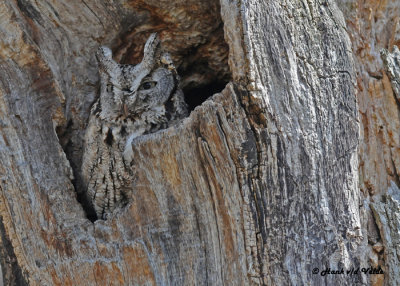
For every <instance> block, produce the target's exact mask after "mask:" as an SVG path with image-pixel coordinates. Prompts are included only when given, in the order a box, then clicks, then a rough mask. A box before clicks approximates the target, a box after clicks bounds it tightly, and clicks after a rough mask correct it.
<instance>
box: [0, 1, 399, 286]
mask: <svg viewBox="0 0 400 286" xmlns="http://www.w3.org/2000/svg"><path fill="white" fill-rule="evenodd" d="M219 4H220V5H219ZM219 4H218V3H215V1H202V2H200V3H198V1H194V0H193V1H192V0H190V1H152V0H146V1H144V0H140V1H128V0H126V1H125V0H118V1H111V2H110V1H102V0H98V1H78V0H72V1H45V0H42V1H26V0H16V1H11V0H7V1H3V2H0V134H1V136H0V158H1V165H0V177H1V181H0V216H1V223H0V234H1V236H0V238H1V239H0V243H1V247H2V249H1V251H0V264H1V269H2V275H3V281H4V283H5V284H6V285H8V284H11V285H12V284H13V283H17V284H21V285H22V284H29V285H198V284H199V285H250V284H256V285H258V284H261V285H361V284H363V283H364V284H367V285H369V284H373V283H380V282H382V281H383V280H382V279H380V280H379V279H377V278H376V277H382V275H381V276H373V277H372V276H368V275H365V274H362V273H359V274H358V275H326V276H322V275H321V271H322V270H325V269H326V268H331V270H340V269H341V268H343V269H344V270H349V269H351V268H354V269H356V268H358V267H369V266H371V265H373V266H378V265H384V264H382V263H380V264H378V263H375V264H374V263H373V262H371V256H370V255H368V254H366V253H364V250H365V249H369V248H371V247H372V246H368V239H369V238H370V233H369V231H370V228H369V222H372V223H373V222H374V218H375V220H376V221H377V223H378V227H379V231H380V232H381V233H385V234H387V236H386V237H385V240H384V241H383V243H384V244H385V245H386V248H392V250H390V254H389V255H388V259H390V260H391V261H392V260H395V259H398V258H397V257H396V255H395V251H394V250H393V248H394V247H395V244H396V243H397V242H398V238H397V237H395V234H394V233H393V234H392V236H390V231H392V232H394V230H395V227H396V226H398V222H396V221H391V222H389V224H390V226H391V227H390V231H388V230H386V226H387V224H385V223H382V221H385V219H386V216H387V217H395V216H396V214H398V211H399V207H398V203H397V204H396V199H395V198H396V197H397V195H392V196H391V197H390V198H389V197H388V200H391V202H393V203H391V205H390V206H388V207H389V208H390V211H386V216H385V215H384V212H385V207H387V206H385V205H382V204H383V202H378V201H377V202H376V204H374V205H371V208H372V209H373V210H374V212H373V213H372V211H371V210H370V209H369V207H368V203H365V202H362V201H361V200H360V195H361V193H360V190H359V186H358V182H359V179H358V154H359V153H358V140H359V128H360V122H359V120H358V106H357V102H356V89H357V88H358V89H359V86H356V82H357V81H356V80H357V79H358V78H357V77H356V70H359V64H358V60H357V57H354V58H353V54H352V51H351V49H352V47H351V42H350V39H349V37H348V34H347V31H346V23H345V21H344V18H343V16H342V14H341V12H340V10H339V8H338V7H337V6H336V3H335V2H333V1H323V3H319V1H314V0H309V1H291V0H287V1H259V0H249V1H227V0H221V1H220V3H219ZM344 5H345V4H343V3H341V7H342V6H343V7H344ZM343 7H342V8H343ZM222 23H223V30H222ZM154 31H159V32H160V36H161V39H162V41H163V45H164V47H165V48H166V49H167V50H169V51H170V52H171V54H172V57H173V59H174V60H175V62H176V63H177V66H180V70H179V71H180V73H181V76H182V79H183V83H184V87H186V92H187V96H186V99H187V100H193V101H196V99H195V98H194V97H196V96H198V93H194V92H193V89H194V88H198V87H204V86H205V87H206V88H211V86H214V85H215V83H218V84H220V83H225V82H226V81H228V80H229V79H231V80H232V82H231V83H229V84H228V85H227V86H226V87H225V88H224V90H223V91H221V92H220V93H217V94H216V95H214V96H212V97H210V98H209V99H208V100H207V101H206V102H204V103H203V104H202V105H201V106H198V107H197V108H196V109H195V110H194V111H192V113H191V114H190V116H189V117H188V118H186V119H184V120H183V121H182V123H181V124H179V125H178V126H176V127H172V128H169V129H167V130H163V131H160V132H157V133H154V134H149V135H145V136H142V137H140V138H137V139H136V140H135V141H134V142H133V146H132V148H133V152H134V158H135V163H134V165H133V168H134V172H135V187H134V188H133V189H132V198H133V199H132V201H131V203H130V204H128V206H127V207H125V208H124V209H123V210H120V211H119V212H116V213H115V214H114V215H113V216H112V217H111V218H110V219H109V220H106V221H103V220H97V221H95V222H92V221H90V220H89V219H87V214H86V213H85V210H84V208H85V205H84V204H83V205H81V204H80V203H79V202H78V199H80V196H79V193H80V191H81V190H80V189H79V188H80V187H79V165H80V163H81V158H82V150H81V146H82V135H83V134H84V132H85V127H86V120H87V118H88V111H89V108H90V105H91V103H92V102H93V100H94V98H95V96H96V93H97V86H98V73H97V70H96V64H95V60H94V56H93V52H94V51H95V50H96V48H97V47H98V46H99V45H100V44H107V45H110V46H111V47H112V48H113V51H114V53H115V54H116V59H117V60H118V61H122V62H127V63H135V62H137V61H138V60H140V51H141V49H142V44H143V43H144V41H145V39H146V36H147V35H148V34H149V33H150V32H154ZM223 35H224V37H225V41H226V43H225V42H224V41H223V40H222V37H223ZM352 40H353V43H354V39H353V38H352ZM227 45H228V46H229V66H228V63H227V61H228V59H227V55H228V49H227ZM354 60H355V61H356V65H354ZM228 67H229V68H228ZM387 83H389V82H388V81H387ZM389 85H390V84H389ZM184 89H185V88H184ZM397 108H398V107H397ZM398 130H399V129H398ZM396 134H397V136H398V131H397V133H396ZM362 135H363V133H362ZM393 136H394V134H393ZM392 147H394V148H398V145H397V146H392ZM363 158H364V157H363V156H361V159H362V160H363ZM363 162H365V161H363ZM395 166H398V161H393V168H394V169H395V170H399V169H398V168H397V169H396V167H395ZM73 174H74V175H75V176H74V175H73ZM74 177H75V179H74ZM385 180H387V179H385ZM385 182H386V181H385ZM398 183H399V182H398V181H394V187H393V188H397V187H398V186H396V184H398ZM364 184H365V183H364V181H363V182H362V183H361V185H362V186H364ZM77 197H78V199H77ZM392 198H393V199H392ZM360 205H361V207H360ZM362 205H364V207H363V206H362ZM365 205H367V207H365ZM367 212H369V213H368V214H366V213H367ZM375 228H376V226H375ZM371 231H374V230H371ZM375 231H377V230H375ZM388 237H389V238H390V239H389V238H388ZM393 237H394V238H393ZM376 243H378V241H375V244H374V246H375V248H376V249H377V248H378V247H377V246H378V245H376ZM377 251H378V252H380V251H381V250H377ZM397 263H398V262H397ZM396 265H398V264H396ZM315 269H318V271H317V272H318V273H316V274H314V273H313V271H314V270H315ZM390 273H391V274H390V275H386V276H385V279H386V283H387V285H390V284H391V283H392V282H393V283H394V281H398V278H396V277H398V276H396V275H397V273H395V271H394V270H393V271H392V272H390Z"/></svg>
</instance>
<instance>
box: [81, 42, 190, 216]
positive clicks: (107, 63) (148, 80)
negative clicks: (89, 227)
mask: <svg viewBox="0 0 400 286" xmlns="http://www.w3.org/2000/svg"><path fill="white" fill-rule="evenodd" d="M96 57H97V61H98V65H99V73H100V85H101V86H100V96H99V98H98V99H97V101H96V102H95V103H94V105H93V107H92V109H91V113H90V117H89V124H88V127H87V131H86V136H85V147H84V155H83V161H82V179H83V185H84V188H85V190H86V195H87V198H88V200H89V202H91V203H92V205H93V208H94V210H95V211H96V214H97V216H98V218H102V219H106V218H107V215H108V214H109V213H111V212H112V211H113V210H114V209H115V208H117V207H121V206H123V205H125V204H126V203H127V202H128V192H129V190H130V189H131V188H132V179H133V178H132V177H133V176H132V170H131V162H132V160H133V159H132V158H131V157H132V154H131V151H132V149H131V143H132V140H133V139H134V138H135V137H137V136H140V135H143V134H147V133H151V132H155V131H157V130H160V129H163V128H166V127H168V126H170V125H171V124H173V123H175V122H177V120H179V119H181V118H183V117H184V116H186V115H187V108H186V104H185V102H184V98H183V93H182V90H181V89H180V87H179V77H178V75H177V73H176V70H175V67H174V65H173V63H172V61H171V59H170V57H169V55H168V54H167V53H163V52H162V50H161V47H160V41H159V39H158V37H157V35H156V34H152V35H151V36H150V37H149V39H148V40H147V42H146V45H145V47H144V56H143V60H142V62H141V63H139V64H138V65H136V66H134V65H121V64H118V63H116V62H115V61H114V60H113V59H112V52H111V50H110V49H109V48H107V47H100V48H99V50H98V51H97V54H96Z"/></svg>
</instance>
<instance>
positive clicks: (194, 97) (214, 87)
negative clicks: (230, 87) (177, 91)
mask: <svg viewBox="0 0 400 286" xmlns="http://www.w3.org/2000/svg"><path fill="white" fill-rule="evenodd" d="M226 84H227V82H225V81H214V82H211V83H209V84H206V85H202V86H198V87H195V88H192V89H183V93H184V94H185V101H186V103H187V105H188V108H189V111H192V110H193V109H195V108H196V106H199V105H201V104H202V103H203V102H204V101H206V100H207V98H209V97H210V96H212V95H213V94H215V93H218V92H221V91H222V90H223V89H224V88H225V86H226Z"/></svg>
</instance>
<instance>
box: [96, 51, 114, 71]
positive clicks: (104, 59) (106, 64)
mask: <svg viewBox="0 0 400 286" xmlns="http://www.w3.org/2000/svg"><path fill="white" fill-rule="evenodd" d="M96 58H97V62H98V63H99V69H100V70H103V71H105V72H107V73H111V72H113V71H115V70H116V69H117V68H118V64H117V63H116V62H115V61H114V60H113V58H112V51H111V49H110V48H108V47H105V46H101V47H100V48H99V49H98V50H97V52H96Z"/></svg>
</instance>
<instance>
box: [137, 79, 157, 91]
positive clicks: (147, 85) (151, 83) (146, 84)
mask: <svg viewBox="0 0 400 286" xmlns="http://www.w3.org/2000/svg"><path fill="white" fill-rule="evenodd" d="M156 84H157V83H156V82H155V81H145V82H144V83H142V84H141V85H140V87H139V89H141V90H147V89H151V88H153V87H155V86H156Z"/></svg>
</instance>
